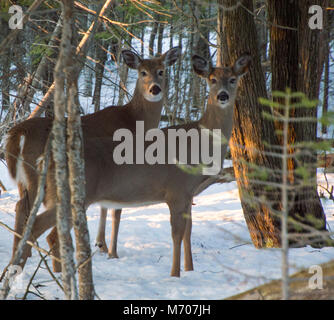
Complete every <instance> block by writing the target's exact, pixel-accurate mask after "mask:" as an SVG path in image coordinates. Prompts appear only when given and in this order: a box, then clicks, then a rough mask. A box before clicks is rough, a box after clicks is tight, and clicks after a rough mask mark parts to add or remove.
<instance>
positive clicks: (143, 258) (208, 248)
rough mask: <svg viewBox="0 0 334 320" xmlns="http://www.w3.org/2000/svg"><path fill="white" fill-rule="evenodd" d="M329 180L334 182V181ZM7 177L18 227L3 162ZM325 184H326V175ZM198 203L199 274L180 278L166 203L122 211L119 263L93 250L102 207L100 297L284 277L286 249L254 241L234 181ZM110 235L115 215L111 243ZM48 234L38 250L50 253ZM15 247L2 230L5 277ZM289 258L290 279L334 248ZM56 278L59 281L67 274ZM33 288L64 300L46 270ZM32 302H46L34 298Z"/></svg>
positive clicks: (209, 290)
mask: <svg viewBox="0 0 334 320" xmlns="http://www.w3.org/2000/svg"><path fill="white" fill-rule="evenodd" d="M328 178H329V179H330V182H331V181H332V182H333V183H334V175H328ZM0 179H1V180H2V181H3V183H4V184H5V185H6V187H7V188H8V189H9V191H8V192H6V193H2V195H1V196H0V221H2V222H3V223H5V224H7V225H9V226H10V227H13V225H14V209H15V203H16V201H17V200H18V192H17V189H16V187H15V185H14V184H13V183H12V182H11V181H10V179H9V178H8V175H7V172H6V168H5V166H4V165H3V164H2V163H1V162H0ZM319 181H321V183H325V179H324V177H323V175H321V174H319ZM194 203H195V205H194V206H193V231H192V252H193V259H194V268H195V271H193V272H184V271H182V272H181V278H172V277H170V276H169V273H170V268H171V253H172V244H171V234H170V224H169V211H168V208H167V206H166V205H165V204H158V205H154V206H149V207H141V208H131V209H125V210H123V214H122V220H121V226H120V233H119V243H118V254H119V256H120V259H107V255H106V254H101V253H100V252H98V251H97V249H96V247H95V246H94V245H95V237H96V233H97V229H98V221H99V207H98V206H97V205H94V206H91V207H90V208H89V209H88V223H89V231H90V241H91V245H92V250H93V252H95V251H97V252H96V253H95V254H94V257H93V277H94V284H95V289H96V292H97V294H98V296H99V297H100V298H101V299H121V300H122V299H135V300H138V299H180V300H182V299H222V298H225V297H229V296H231V295H234V294H237V293H240V292H242V291H245V290H248V289H250V288H252V287H255V286H258V285H260V284H263V283H265V282H268V281H270V280H271V279H277V278H280V277H281V252H280V250H279V249H265V250H257V249H255V248H254V246H253V245H252V243H251V239H250V236H249V232H248V229H247V226H246V223H245V220H244V217H243V213H242V210H241V205H240V200H239V196H238V189H237V185H236V183H235V182H231V183H226V184H216V185H213V186H211V187H210V188H208V189H207V190H206V191H204V192H203V193H202V194H201V195H199V196H197V197H196V198H195V199H194ZM323 205H324V208H325V212H326V215H327V221H328V224H329V227H330V228H331V230H334V203H333V201H329V200H327V201H326V200H323ZM110 229H111V220H110V217H108V221H107V230H106V233H107V243H109V241H110ZM45 235H46V234H45ZM45 235H44V236H43V237H42V238H41V239H40V240H39V245H40V246H41V247H43V248H46V249H47V248H48V247H47V244H46V241H45ZM11 246H12V235H11V234H10V233H9V232H8V231H7V230H5V229H3V228H2V227H0V272H2V270H3V268H4V267H5V266H6V265H7V263H8V262H9V259H10V257H11ZM289 259H290V264H291V265H290V273H294V272H296V271H298V270H299V269H300V268H302V267H309V266H311V265H315V264H320V263H324V262H327V261H329V260H332V259H334V248H323V249H321V250H318V249H314V248H311V247H305V248H299V249H290V251H289ZM39 261H40V257H39V254H38V253H37V252H36V251H35V250H33V256H32V257H31V258H30V259H29V260H28V262H27V265H26V267H25V269H24V270H23V272H22V274H21V275H19V276H18V277H17V278H16V280H15V282H14V286H13V289H12V291H11V294H10V299H15V298H20V297H22V296H23V294H24V292H25V287H26V285H27V284H28V282H29V279H30V278H31V276H32V274H33V273H34V271H35V269H36V266H37V264H38V262H39ZM50 265H51V264H50ZM182 265H183V264H182ZM310 276H311V275H310ZM57 277H58V278H60V274H57ZM34 284H35V285H36V284H38V288H37V289H38V291H39V293H40V294H42V295H43V296H44V298H46V299H63V293H62V292H61V290H60V289H59V287H58V286H57V284H56V283H55V282H54V281H52V279H51V276H50V274H49V273H48V272H47V270H46V269H45V268H43V269H40V270H39V271H38V273H37V275H36V277H35V280H34ZM32 290H35V289H32ZM28 298H29V299H39V298H38V297H36V296H35V295H33V294H29V295H28Z"/></svg>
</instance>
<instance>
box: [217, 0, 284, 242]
mask: <svg viewBox="0 0 334 320" xmlns="http://www.w3.org/2000/svg"><path fill="white" fill-rule="evenodd" d="M219 3H220V4H221V5H223V6H224V7H227V8H228V7H233V6H235V5H236V1H235V0H219ZM241 3H242V5H243V6H244V7H245V8H247V9H248V10H250V11H251V12H253V1H252V0H243V1H241ZM221 18H222V26H223V30H224V34H225V36H224V37H223V41H225V43H223V44H222V47H223V50H222V52H223V59H222V61H223V62H224V64H230V63H233V62H234V61H235V60H236V59H237V57H238V56H240V55H241V54H242V53H244V52H249V53H250V55H251V56H252V58H253V61H252V65H251V67H250V70H249V74H248V75H246V76H245V77H244V78H243V79H242V80H241V82H242V83H241V85H240V89H239V95H238V96H239V97H238V99H237V101H236V106H235V109H234V128H233V131H232V139H231V141H230V149H231V155H232V159H233V166H234V172H235V177H236V180H237V183H238V189H239V194H240V199H241V205H242V208H243V212H244V216H245V220H246V223H247V226H248V229H249V232H250V236H251V238H252V241H253V244H254V245H255V247H257V248H262V247H278V246H280V219H279V218H278V217H276V216H275V215H273V214H272V213H271V204H266V203H264V202H257V201H256V199H258V198H260V197H261V196H263V191H264V190H263V189H264V188H263V186H260V185H257V184H255V183H252V181H250V178H249V176H250V167H249V165H248V164H247V163H252V164H255V165H257V166H262V167H266V168H271V169H273V170H275V169H276V168H280V165H279V163H278V161H277V159H275V158H271V157H268V156H266V155H265V153H264V152H265V151H268V148H267V147H266V145H265V141H267V142H268V143H269V144H271V145H277V139H276V136H275V134H274V132H275V128H274V125H273V123H272V122H271V121H267V120H265V119H264V118H263V117H262V112H263V111H267V112H270V110H268V109H267V108H266V107H265V106H263V105H261V104H260V103H259V102H258V98H259V97H266V96H267V92H266V83H265V78H264V74H263V71H262V68H261V61H260V54H259V47H258V44H257V34H256V27H255V23H254V18H253V16H252V15H250V14H249V13H248V12H247V11H246V10H244V9H243V8H241V7H237V8H235V9H234V10H223V16H222V17H221ZM267 196H269V195H267ZM270 198H271V201H272V203H275V202H276V203H277V202H278V199H279V194H277V193H275V192H272V194H271V195H270Z"/></svg>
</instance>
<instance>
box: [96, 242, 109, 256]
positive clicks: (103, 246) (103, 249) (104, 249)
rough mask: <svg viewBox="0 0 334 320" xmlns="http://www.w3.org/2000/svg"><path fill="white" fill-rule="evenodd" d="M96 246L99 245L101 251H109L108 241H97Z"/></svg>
mask: <svg viewBox="0 0 334 320" xmlns="http://www.w3.org/2000/svg"><path fill="white" fill-rule="evenodd" d="M95 247H99V248H100V252H101V253H107V252H108V247H107V245H106V243H103V242H97V243H96V244H95Z"/></svg>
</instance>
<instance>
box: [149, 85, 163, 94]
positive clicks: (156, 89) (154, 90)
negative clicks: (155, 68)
mask: <svg viewBox="0 0 334 320" xmlns="http://www.w3.org/2000/svg"><path fill="white" fill-rule="evenodd" d="M150 92H151V93H152V94H153V95H155V96H156V95H158V94H159V93H160V92H161V88H160V87H159V86H158V85H156V84H155V85H154V86H152V87H151V89H150Z"/></svg>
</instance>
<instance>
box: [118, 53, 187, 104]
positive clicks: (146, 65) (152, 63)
mask: <svg viewBox="0 0 334 320" xmlns="http://www.w3.org/2000/svg"><path fill="white" fill-rule="evenodd" d="M122 56H123V59H124V61H125V63H126V64H127V66H128V67H129V68H131V69H136V70H137V71H138V80H137V85H136V90H137V91H139V92H140V93H141V94H142V95H143V97H144V98H145V99H146V100H147V101H149V102H158V101H161V100H162V99H163V95H164V89H165V75H164V73H165V69H166V67H168V66H171V65H173V64H174V63H175V62H176V60H177V59H178V58H179V57H180V56H181V48H179V47H175V48H172V49H170V50H168V51H167V52H166V53H164V54H163V55H161V56H160V57H158V58H153V59H142V58H141V57H140V56H138V55H137V54H136V53H134V52H133V51H130V50H123V51H122Z"/></svg>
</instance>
